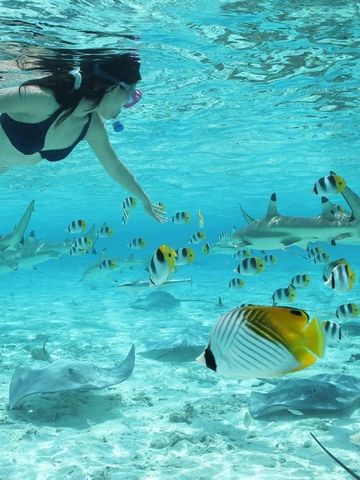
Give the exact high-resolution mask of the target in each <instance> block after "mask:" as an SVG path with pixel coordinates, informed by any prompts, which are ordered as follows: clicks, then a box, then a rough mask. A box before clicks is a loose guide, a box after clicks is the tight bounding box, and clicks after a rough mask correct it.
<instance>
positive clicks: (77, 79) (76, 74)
mask: <svg viewBox="0 0 360 480" xmlns="http://www.w3.org/2000/svg"><path fill="white" fill-rule="evenodd" d="M69 75H71V76H73V77H74V87H73V89H74V90H79V88H80V87H81V83H82V75H81V73H80V68H79V67H77V68H73V69H72V70H70V72H69Z"/></svg>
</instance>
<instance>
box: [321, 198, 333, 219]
mask: <svg viewBox="0 0 360 480" xmlns="http://www.w3.org/2000/svg"><path fill="white" fill-rule="evenodd" d="M321 205H322V211H321V215H322V216H323V217H330V218H334V208H335V206H334V204H333V203H332V202H330V200H329V199H328V198H326V197H321Z"/></svg>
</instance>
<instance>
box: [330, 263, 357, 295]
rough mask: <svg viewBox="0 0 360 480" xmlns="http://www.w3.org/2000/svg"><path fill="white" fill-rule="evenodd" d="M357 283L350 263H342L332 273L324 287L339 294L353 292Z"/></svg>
mask: <svg viewBox="0 0 360 480" xmlns="http://www.w3.org/2000/svg"><path fill="white" fill-rule="evenodd" d="M354 282H355V273H354V272H353V270H352V269H351V267H350V265H349V264H348V263H341V264H339V265H337V266H336V267H335V268H333V270H332V271H331V274H330V275H329V278H328V280H326V281H324V285H326V286H327V287H328V288H332V289H333V290H337V291H339V292H346V291H348V290H351V289H352V288H353V286H354Z"/></svg>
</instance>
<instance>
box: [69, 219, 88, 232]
mask: <svg viewBox="0 0 360 480" xmlns="http://www.w3.org/2000/svg"><path fill="white" fill-rule="evenodd" d="M85 230H86V222H85V220H73V221H72V222H70V223H69V225H68V226H67V229H66V231H67V232H69V233H82V232H85Z"/></svg>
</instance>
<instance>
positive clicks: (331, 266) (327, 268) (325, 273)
mask: <svg viewBox="0 0 360 480" xmlns="http://www.w3.org/2000/svg"><path fill="white" fill-rule="evenodd" d="M345 263H348V262H347V260H345V258H337V259H336V260H333V261H332V262H329V263H328V264H327V265H325V267H324V268H323V280H324V282H326V281H327V280H329V277H330V275H331V272H332V271H333V270H334V268H335V267H337V266H338V265H345Z"/></svg>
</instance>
